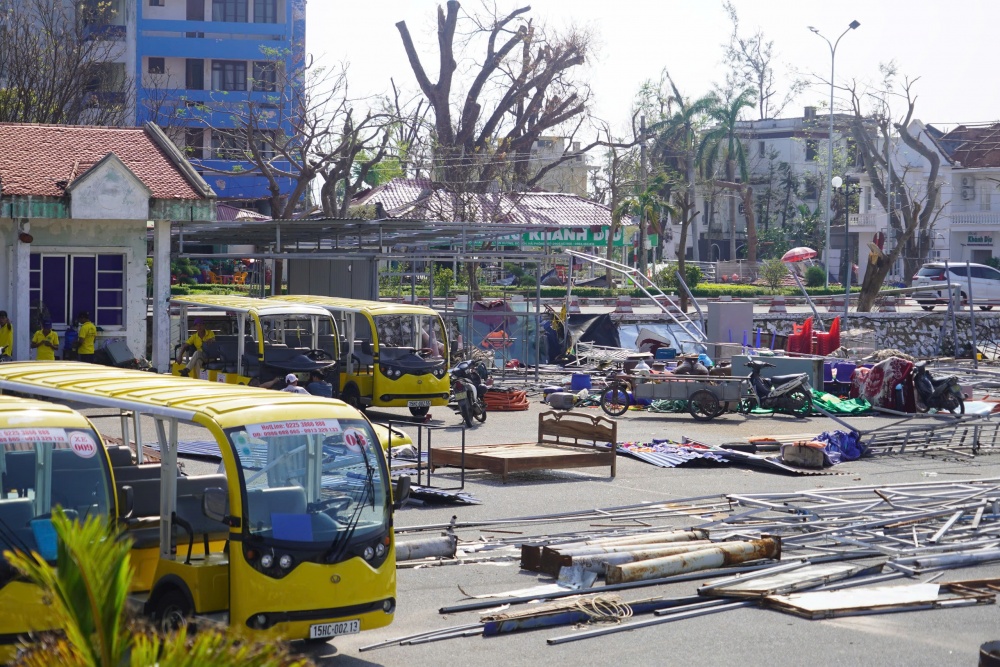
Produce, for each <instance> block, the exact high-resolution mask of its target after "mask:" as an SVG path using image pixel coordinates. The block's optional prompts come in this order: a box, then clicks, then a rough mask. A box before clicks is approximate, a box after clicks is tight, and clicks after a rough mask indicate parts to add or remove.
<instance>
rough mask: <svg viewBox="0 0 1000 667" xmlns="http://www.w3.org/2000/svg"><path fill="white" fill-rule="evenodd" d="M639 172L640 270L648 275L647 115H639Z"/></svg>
mask: <svg viewBox="0 0 1000 667" xmlns="http://www.w3.org/2000/svg"><path fill="white" fill-rule="evenodd" d="M639 138H640V140H641V143H640V144H639V173H640V175H641V176H642V194H641V195H640V196H639V245H638V254H639V257H638V259H639V271H641V272H642V275H646V188H647V187H648V186H647V184H646V117H645V116H639Z"/></svg>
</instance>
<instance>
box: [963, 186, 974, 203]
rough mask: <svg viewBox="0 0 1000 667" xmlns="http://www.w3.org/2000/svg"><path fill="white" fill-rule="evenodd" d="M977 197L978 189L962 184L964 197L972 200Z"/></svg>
mask: <svg viewBox="0 0 1000 667" xmlns="http://www.w3.org/2000/svg"><path fill="white" fill-rule="evenodd" d="M975 198H976V189H975V188H973V187H971V186H968V187H967V186H964V185H963V186H962V199H964V200H966V201H972V200H973V199H975Z"/></svg>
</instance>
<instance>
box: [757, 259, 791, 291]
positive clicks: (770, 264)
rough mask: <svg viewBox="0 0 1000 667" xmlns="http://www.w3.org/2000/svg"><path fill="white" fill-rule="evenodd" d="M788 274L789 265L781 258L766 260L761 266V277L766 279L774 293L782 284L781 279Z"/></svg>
mask: <svg viewBox="0 0 1000 667" xmlns="http://www.w3.org/2000/svg"><path fill="white" fill-rule="evenodd" d="M787 275H788V267H787V266H785V263H784V262H782V261H781V260H780V259H769V260H766V261H765V262H764V263H763V264H761V267H760V277H761V278H763V279H764V282H765V283H767V286H768V287H770V288H771V293H772V294H773V293H774V292H775V291H777V289H778V287H779V286H780V285H781V280H782V279H783V278H784V277H785V276H787Z"/></svg>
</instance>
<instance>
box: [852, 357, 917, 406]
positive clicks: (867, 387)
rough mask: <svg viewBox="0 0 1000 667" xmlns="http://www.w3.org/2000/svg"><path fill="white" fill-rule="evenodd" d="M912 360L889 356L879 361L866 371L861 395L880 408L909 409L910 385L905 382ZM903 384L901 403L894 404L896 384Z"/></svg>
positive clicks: (911, 394)
mask: <svg viewBox="0 0 1000 667" xmlns="http://www.w3.org/2000/svg"><path fill="white" fill-rule="evenodd" d="M912 368H913V362H912V361H907V360H906V359H900V358H899V357H890V358H889V359H886V360H885V361H882V362H879V363H878V364H876V365H875V367H874V368H872V369H871V372H870V373H868V377H867V378H866V379H865V382H864V386H863V387H862V391H861V397H862V398H864V399H866V400H867V401H868V402H869V403H871V404H872V405H874V406H876V407H880V408H889V409H892V410H903V411H911V410H912V407H913V392H912V387H908V386H907V385H908V384H909V383H908V382H906V378H907V376H909V374H910V370H911V369H912ZM897 384H902V385H903V405H897V404H896V385H897Z"/></svg>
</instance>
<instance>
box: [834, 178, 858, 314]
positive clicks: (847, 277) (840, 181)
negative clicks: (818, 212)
mask: <svg viewBox="0 0 1000 667" xmlns="http://www.w3.org/2000/svg"><path fill="white" fill-rule="evenodd" d="M857 182H858V179H857V178H856V177H854V176H845V177H844V178H841V177H840V176H834V177H833V178H832V179H830V185H831V186H832V187H831V188H830V190H831V191H833V190H837V189H840V188H841V187H842V188H843V191H844V258H845V263H844V278H843V283H844V323H845V324H846V323H847V313H848V310H849V309H850V307H851V273H852V272H853V269H854V262H853V260H852V259H851V186H852V185H854V184H856V183H857Z"/></svg>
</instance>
